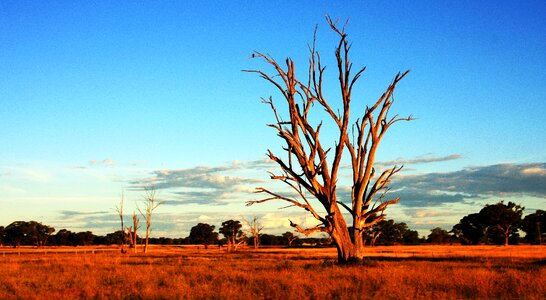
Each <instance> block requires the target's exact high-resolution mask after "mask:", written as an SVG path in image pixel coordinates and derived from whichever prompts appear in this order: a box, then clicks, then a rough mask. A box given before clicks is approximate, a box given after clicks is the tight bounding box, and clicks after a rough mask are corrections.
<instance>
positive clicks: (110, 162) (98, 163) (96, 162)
mask: <svg viewBox="0 0 546 300" xmlns="http://www.w3.org/2000/svg"><path fill="white" fill-rule="evenodd" d="M115 164H116V162H115V161H114V160H112V159H111V158H106V159H103V160H95V159H93V160H90V161H89V165H90V166H113V165H115Z"/></svg>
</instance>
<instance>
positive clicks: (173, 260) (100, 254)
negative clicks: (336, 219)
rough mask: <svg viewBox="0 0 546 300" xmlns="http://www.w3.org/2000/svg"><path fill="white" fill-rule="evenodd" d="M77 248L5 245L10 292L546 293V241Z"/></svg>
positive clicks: (0, 291) (262, 295)
mask: <svg viewBox="0 0 546 300" xmlns="http://www.w3.org/2000/svg"><path fill="white" fill-rule="evenodd" d="M2 250H4V251H6V252H3V251H2ZM74 250H75V249H74V248H50V249H47V252H46V251H45V250H44V249H22V250H21V249H16V250H9V249H7V248H6V249H0V253H1V254H0V270H1V271H0V299H17V298H24V299H33V298H40V299H42V298H47V299H59V298H62V299H72V298H98V299H121V298H126V299H150V298H151V299H154V298H168V299H171V298H194V299H210V298H215V299H240V298H246V299H249V298H259V299H317V298H328V299H371V298H382V299H419V298H420V299H440V298H441V299H446V298H447V299H461V298H472V299H476V298H479V299H491V298H501V299H514V298H518V299H520V298H523V299H545V298H546V247H544V246H542V247H541V246H510V247H495V246H477V247H463V246H413V247H412V246H396V247H374V248H370V254H369V258H368V259H367V260H365V262H364V263H363V265H359V266H338V265H336V264H335V257H336V253H335V249H285V248H268V249H260V250H258V251H251V250H249V249H246V250H243V251H240V252H237V253H231V254H226V253H225V252H224V250H220V249H218V248H211V249H208V250H204V249H203V248H202V247H201V248H196V247H152V249H151V253H149V254H148V255H142V254H137V255H134V254H131V255H122V254H120V253H119V251H116V250H115V249H113V248H101V249H92V248H79V247H78V248H77V250H78V251H79V252H74ZM109 250H110V251H109ZM7 251H11V252H7Z"/></svg>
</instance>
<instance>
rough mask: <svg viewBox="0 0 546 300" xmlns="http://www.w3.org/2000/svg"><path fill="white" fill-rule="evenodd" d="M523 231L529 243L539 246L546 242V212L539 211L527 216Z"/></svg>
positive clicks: (524, 219)
mask: <svg viewBox="0 0 546 300" xmlns="http://www.w3.org/2000/svg"><path fill="white" fill-rule="evenodd" d="M521 229H522V230H523V231H525V234H526V235H525V239H526V240H527V242H529V243H532V244H539V245H540V244H542V243H544V242H546V211H544V210H540V209H539V210H537V211H536V212H534V213H532V214H530V215H527V216H525V218H523V222H522V226H521Z"/></svg>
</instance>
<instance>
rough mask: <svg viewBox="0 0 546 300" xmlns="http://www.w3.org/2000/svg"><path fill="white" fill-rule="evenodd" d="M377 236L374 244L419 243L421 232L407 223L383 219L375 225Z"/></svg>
mask: <svg viewBox="0 0 546 300" xmlns="http://www.w3.org/2000/svg"><path fill="white" fill-rule="evenodd" d="M373 231H374V234H375V237H374V238H373V239H374V242H372V244H375V243H377V244H383V245H395V244H410V245H415V244H418V243H419V234H418V232H417V231H415V230H411V229H409V228H408V225H407V224H406V223H403V222H401V223H396V222H394V220H392V219H391V220H382V221H380V222H378V223H377V224H376V225H374V228H373Z"/></svg>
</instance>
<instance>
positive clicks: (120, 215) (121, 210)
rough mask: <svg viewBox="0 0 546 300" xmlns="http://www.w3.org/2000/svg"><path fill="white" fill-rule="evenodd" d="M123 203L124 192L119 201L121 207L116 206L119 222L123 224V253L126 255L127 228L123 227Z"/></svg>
mask: <svg viewBox="0 0 546 300" xmlns="http://www.w3.org/2000/svg"><path fill="white" fill-rule="evenodd" d="M123 202H124V195H123V192H121V199H120V201H119V205H116V212H117V213H118V216H119V220H120V222H121V233H122V234H123V237H122V240H121V252H122V253H125V252H126V251H127V250H125V239H126V235H125V226H123Z"/></svg>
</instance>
